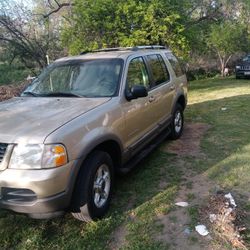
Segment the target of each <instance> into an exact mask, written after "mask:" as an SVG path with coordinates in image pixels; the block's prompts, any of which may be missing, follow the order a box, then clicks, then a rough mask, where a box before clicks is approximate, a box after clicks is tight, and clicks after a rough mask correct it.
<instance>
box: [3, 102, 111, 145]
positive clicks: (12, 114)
mask: <svg viewBox="0 0 250 250" xmlns="http://www.w3.org/2000/svg"><path fill="white" fill-rule="evenodd" d="M110 99H111V98H69V97H65V98H55V97H16V98H13V99H10V100H8V101H4V102H1V103H0V142H2V143H43V142H44V140H45V138H46V137H47V136H48V135H49V134H50V133H51V132H53V131H54V130H56V129H57V128H59V127H61V126H62V125H64V124H65V123H67V122H69V121H70V120H72V119H74V118H76V117H78V116H80V115H82V114H84V113H86V112H88V111H90V110H92V109H94V108H96V107H97V106H99V105H101V104H103V103H105V102H107V101H109V100H110Z"/></svg>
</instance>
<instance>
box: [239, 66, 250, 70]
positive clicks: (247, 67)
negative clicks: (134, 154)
mask: <svg viewBox="0 0 250 250" xmlns="http://www.w3.org/2000/svg"><path fill="white" fill-rule="evenodd" d="M241 70H250V66H241Z"/></svg>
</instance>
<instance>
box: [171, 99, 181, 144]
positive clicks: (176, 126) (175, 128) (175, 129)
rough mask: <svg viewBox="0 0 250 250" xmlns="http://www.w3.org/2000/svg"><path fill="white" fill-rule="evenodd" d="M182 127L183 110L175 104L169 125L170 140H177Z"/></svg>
mask: <svg viewBox="0 0 250 250" xmlns="http://www.w3.org/2000/svg"><path fill="white" fill-rule="evenodd" d="M178 117H179V120H178ZM177 120H178V121H177ZM183 126H184V115H183V108H182V106H181V105H180V104H178V103H177V104H176V106H175V109H174V112H173V117H172V121H171V125H170V129H171V132H170V139H172V140H177V139H179V138H180V137H181V135H182V132H183Z"/></svg>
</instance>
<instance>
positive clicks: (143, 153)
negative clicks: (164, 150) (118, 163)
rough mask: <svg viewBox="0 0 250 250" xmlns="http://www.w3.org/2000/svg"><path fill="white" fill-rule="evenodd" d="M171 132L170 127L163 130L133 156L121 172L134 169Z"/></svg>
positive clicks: (125, 172)
mask: <svg viewBox="0 0 250 250" xmlns="http://www.w3.org/2000/svg"><path fill="white" fill-rule="evenodd" d="M170 133H171V130H170V128H169V127H168V128H167V129H165V130H163V131H162V132H161V133H160V134H159V135H157V136H156V137H155V138H154V139H153V140H152V141H151V142H150V143H149V144H148V145H147V146H145V148H144V149H142V150H141V151H140V152H139V153H138V154H137V155H136V156H134V157H133V158H131V159H130V160H129V161H128V162H127V163H126V164H125V165H124V167H122V168H120V169H119V173H121V174H127V173H128V172H130V170H132V169H133V168H134V167H135V166H136V165H137V164H138V163H139V162H140V161H141V160H143V159H144V158H145V157H146V156H147V155H148V154H149V153H150V152H152V151H153V150H154V149H155V148H156V147H157V146H159V144H161V143H162V142H163V141H164V140H165V139H166V138H167V137H168V136H169V135H170Z"/></svg>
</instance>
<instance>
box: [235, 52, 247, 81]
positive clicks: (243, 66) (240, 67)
mask: <svg viewBox="0 0 250 250" xmlns="http://www.w3.org/2000/svg"><path fill="white" fill-rule="evenodd" d="M235 74H236V79H239V78H248V77H250V55H247V56H246V57H244V58H243V59H242V60H241V61H240V62H239V63H237V65H236V66H235Z"/></svg>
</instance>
